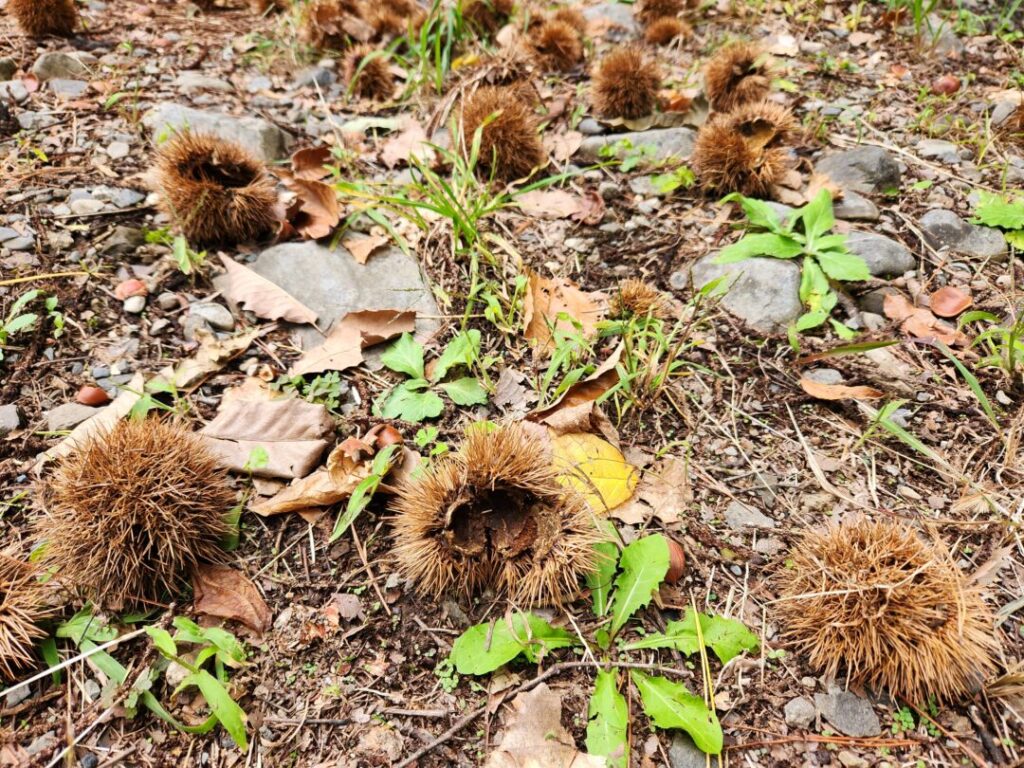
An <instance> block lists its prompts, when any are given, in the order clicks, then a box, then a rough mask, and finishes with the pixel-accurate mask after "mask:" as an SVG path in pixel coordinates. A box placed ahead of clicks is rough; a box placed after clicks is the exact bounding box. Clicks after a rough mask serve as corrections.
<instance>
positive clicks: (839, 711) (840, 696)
mask: <svg viewBox="0 0 1024 768" xmlns="http://www.w3.org/2000/svg"><path fill="white" fill-rule="evenodd" d="M814 704H815V706H816V707H817V708H818V712H820V713H821V716H822V717H824V718H825V719H826V720H828V721H829V722H830V723H832V725H833V726H834V727H835V729H836V730H837V731H839V732H840V733H842V734H844V735H846V736H854V737H857V738H864V737H867V736H877V735H878V734H880V733H881V732H882V724H881V723H880V722H879V721H878V715H876V714H875V709H874V707H872V706H871V702H870V701H868V700H867V699H862V698H861V697H859V696H855V695H854V694H852V693H850V692H849V691H843V690H836V689H832V690H831V691H830V692H829V693H827V694H826V693H816V694H814Z"/></svg>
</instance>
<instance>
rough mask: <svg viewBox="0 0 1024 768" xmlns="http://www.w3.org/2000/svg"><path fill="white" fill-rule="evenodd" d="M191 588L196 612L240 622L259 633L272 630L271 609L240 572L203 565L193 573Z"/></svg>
mask: <svg viewBox="0 0 1024 768" xmlns="http://www.w3.org/2000/svg"><path fill="white" fill-rule="evenodd" d="M192 588H193V590H194V592H195V610H196V612H197V613H205V614H206V615H207V616H217V617H218V618H222V619H231V620H233V621H239V622H241V623H242V624H245V626H247V627H249V629H252V630H253V631H255V632H258V633H259V634H263V633H264V632H266V631H267V630H268V629H270V624H271V619H272V618H273V617H272V616H271V614H270V608H268V607H267V604H266V602H265V601H264V600H263V597H262V596H261V595H260V593H259V590H257V589H256V585H255V584H253V583H252V582H251V581H250V580H249V578H248V577H247V576H246V575H245V574H244V573H242V572H241V571H236V570H235V569H234V568H229V567H228V566H226V565H210V564H204V565H200V566H199V567H198V568H196V570H195V571H194V572H193V574H192Z"/></svg>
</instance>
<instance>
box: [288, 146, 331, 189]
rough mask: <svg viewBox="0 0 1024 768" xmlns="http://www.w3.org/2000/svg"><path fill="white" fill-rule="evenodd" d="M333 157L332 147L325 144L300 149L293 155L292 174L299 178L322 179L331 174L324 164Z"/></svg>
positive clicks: (308, 179)
mask: <svg viewBox="0 0 1024 768" xmlns="http://www.w3.org/2000/svg"><path fill="white" fill-rule="evenodd" d="M330 159H331V148H330V147H328V146H326V145H323V146H319V147H307V148H306V149H300V150H299V151H298V152H296V153H295V154H293V155H292V175H293V176H294V177H295V178H297V179H305V180H307V181H320V180H321V179H325V178H327V177H328V176H330V175H331V170H330V169H329V168H326V167H325V166H324V164H325V163H327V161H328V160H330Z"/></svg>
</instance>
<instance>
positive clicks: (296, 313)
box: [216, 253, 316, 325]
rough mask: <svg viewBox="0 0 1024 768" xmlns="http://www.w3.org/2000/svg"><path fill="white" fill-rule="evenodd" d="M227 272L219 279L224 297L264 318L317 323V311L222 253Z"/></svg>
mask: <svg viewBox="0 0 1024 768" xmlns="http://www.w3.org/2000/svg"><path fill="white" fill-rule="evenodd" d="M220 260H221V263H222V264H223V265H224V269H225V270H227V272H226V273H225V274H224V275H223V276H222V277H220V278H218V279H217V281H216V286H217V288H219V289H220V290H221V291H222V292H223V294H224V297H225V298H226V299H227V300H228V301H230V302H233V303H235V304H238V305H239V306H241V307H242V308H243V309H247V310H249V311H250V312H252V313H253V314H254V315H256V317H262V318H263V319H264V320H287V321H288V322H289V323H308V324H309V325H315V324H316V312H314V311H313V310H311V309H310V308H309V307H307V306H306V305H305V304H303V303H302V302H300V301H299V300H298V299H296V298H295V297H294V296H292V295H291V294H290V293H288V292H287V291H286V290H284V289H283V288H281V287H280V286H278V285H276V284H275V283H272V282H271V281H270V280H267V278H265V277H263V276H262V275H259V274H257V273H256V272H253V271H252V270H251V269H249V268H248V267H246V266H244V265H242V264H239V263H238V262H237V261H235V260H233V259H229V258H228V257H227V256H225V255H224V254H223V253H222V254H220Z"/></svg>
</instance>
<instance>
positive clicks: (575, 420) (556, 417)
mask: <svg viewBox="0 0 1024 768" xmlns="http://www.w3.org/2000/svg"><path fill="white" fill-rule="evenodd" d="M624 349H625V347H624V345H623V344H621V343H620V344H619V346H617V347H616V348H615V350H614V351H613V352H612V353H611V354H610V355H609V356H608V359H607V360H605V361H604V362H603V363H601V365H600V366H598V368H597V369H596V370H595V371H594V372H593V373H592V374H590V375H589V376H588V377H587V378H585V379H583V381H578V382H576V383H575V384H573V385H572V386H571V387H569V389H567V390H566V391H565V394H564V395H562V397H561V398H560V399H559V400H557V401H556V402H555V403H553V404H552V405H549V406H546V407H545V408H540V409H538V410H535V411H533V412H532V413H530V415H529V417H528V418H529V419H530V421H534V422H537V423H539V424H544V425H545V426H547V427H549V428H550V429H551V430H552V431H554V433H555V434H557V435H562V434H565V433H567V432H585V431H588V430H589V429H590V427H591V426H594V425H593V424H592V422H593V420H594V415H595V413H598V412H599V411H598V409H597V398H599V397H600V396H601V395H603V394H604V393H605V392H607V391H608V390H609V389H611V388H612V387H614V386H615V385H616V384H618V382H619V374H618V372H617V371H616V366H617V365H618V364H619V359H620V358H621V357H622V353H623V351H624ZM601 431H602V432H603V431H604V430H601ZM606 437H607V435H606Z"/></svg>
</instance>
